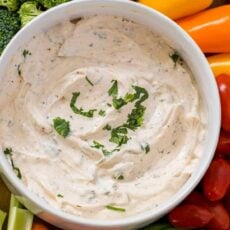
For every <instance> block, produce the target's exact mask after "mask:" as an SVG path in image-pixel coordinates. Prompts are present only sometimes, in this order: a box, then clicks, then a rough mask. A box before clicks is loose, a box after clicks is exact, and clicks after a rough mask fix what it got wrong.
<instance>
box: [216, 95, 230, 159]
mask: <svg viewBox="0 0 230 230" xmlns="http://www.w3.org/2000/svg"><path fill="white" fill-rule="evenodd" d="M229 100H230V98H229ZM216 152H217V154H218V155H222V156H230V134H227V133H225V132H223V131H222V132H221V133H220V138H219V142H218V145H217V149H216Z"/></svg>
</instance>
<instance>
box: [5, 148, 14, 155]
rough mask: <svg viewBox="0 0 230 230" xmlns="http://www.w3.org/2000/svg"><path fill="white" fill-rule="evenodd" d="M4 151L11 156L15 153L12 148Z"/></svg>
mask: <svg viewBox="0 0 230 230" xmlns="http://www.w3.org/2000/svg"><path fill="white" fill-rule="evenodd" d="M3 152H4V154H5V155H9V156H11V155H12V153H13V150H12V148H6V149H5V150H4V151H3Z"/></svg>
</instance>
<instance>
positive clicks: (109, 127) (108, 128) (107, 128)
mask: <svg viewBox="0 0 230 230" xmlns="http://www.w3.org/2000/svg"><path fill="white" fill-rule="evenodd" d="M111 129H112V127H111V126H110V125H109V124H107V125H106V126H105V127H104V128H103V130H108V131H110V130H111Z"/></svg>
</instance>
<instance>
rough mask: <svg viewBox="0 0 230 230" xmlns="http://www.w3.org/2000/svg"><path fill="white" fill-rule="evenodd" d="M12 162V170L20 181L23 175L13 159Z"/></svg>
mask: <svg viewBox="0 0 230 230" xmlns="http://www.w3.org/2000/svg"><path fill="white" fill-rule="evenodd" d="M10 161H11V165H12V168H13V170H14V172H15V174H16V176H17V177H18V178H19V179H22V174H21V171H20V169H19V168H18V167H16V166H15V165H14V161H13V160H12V159H10Z"/></svg>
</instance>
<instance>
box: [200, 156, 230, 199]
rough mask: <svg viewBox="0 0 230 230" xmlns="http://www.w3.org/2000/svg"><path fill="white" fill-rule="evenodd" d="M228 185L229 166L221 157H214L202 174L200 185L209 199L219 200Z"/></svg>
mask: <svg viewBox="0 0 230 230" xmlns="http://www.w3.org/2000/svg"><path fill="white" fill-rule="evenodd" d="M229 185H230V166H229V164H228V162H227V161H225V160H223V159H215V160H213V162H212V163H211V165H210V166H209V169H208V171H207V173H206V174H205V176H204V179H203V183H202V187H203V192H204V195H205V196H206V198H207V199H208V200H210V201H217V200H221V199H222V198H223V197H224V195H225V194H226V192H227V190H228V187H229Z"/></svg>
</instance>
